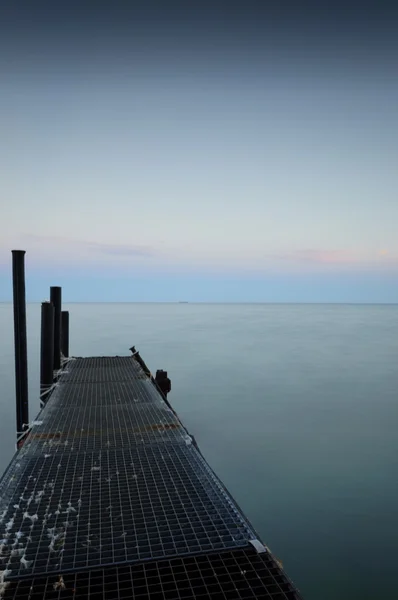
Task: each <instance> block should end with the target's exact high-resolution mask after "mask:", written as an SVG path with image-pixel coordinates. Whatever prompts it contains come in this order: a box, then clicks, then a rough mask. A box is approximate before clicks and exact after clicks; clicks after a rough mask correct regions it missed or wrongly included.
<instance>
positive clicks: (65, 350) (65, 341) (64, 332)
mask: <svg viewBox="0 0 398 600" xmlns="http://www.w3.org/2000/svg"><path fill="white" fill-rule="evenodd" d="M61 352H62V354H63V355H64V357H65V358H68V357H69V312H68V311H67V310H63V311H62V312H61Z"/></svg>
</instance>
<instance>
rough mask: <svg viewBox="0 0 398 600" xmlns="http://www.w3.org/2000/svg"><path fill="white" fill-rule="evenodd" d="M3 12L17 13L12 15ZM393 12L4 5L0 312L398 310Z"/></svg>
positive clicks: (265, 6)
mask: <svg viewBox="0 0 398 600" xmlns="http://www.w3.org/2000/svg"><path fill="white" fill-rule="evenodd" d="M6 4H9V5H7V6H6ZM397 56H398V9H397V8H394V6H392V3H390V2H389V3H387V2H384V1H383V0H381V1H379V2H373V1H372V2H366V1H363V2H361V3H356V2H349V1H348V2H345V3H343V2H338V1H337V2H334V3H328V4H326V3H324V2H322V1H321V0H318V1H317V2H300V3H298V2H292V1H291V2H290V1H286V2H283V3H281V2H273V1H272V0H270V1H269V2H262V1H259V0H258V1H257V0H246V1H245V2H233V1H231V2H225V3H221V2H217V0H215V1H214V2H211V3H210V2H209V3H206V2H202V3H197V2H192V3H190V2H186V1H185V2H173V1H172V0H171V1H170V2H164V1H163V2H154V1H151V0H147V1H145V2H142V3H140V2H133V3H126V2H123V3H121V2H117V1H115V2H102V1H98V2H96V3H88V2H85V1H84V0H81V1H80V2H77V1H73V0H72V1H70V2H63V1H62V0H60V1H59V2H42V1H40V0H37V1H36V2H24V1H23V0H21V1H20V2H18V3H2V5H1V7H0V301H9V300H11V298H12V284H11V252H10V251H11V250H12V249H24V250H26V251H27V254H26V273H27V299H28V301H41V300H44V299H46V297H47V296H48V287H49V286H50V285H62V287H63V298H64V300H65V301H103V302H106V301H122V302H129V301H160V302H162V301H178V300H188V301H191V302H195V301H198V302H393V303H394V302H398V236H397V234H396V229H397V222H398V197H397V190H398V170H397V168H396V165H397V164H398V114H397V107H398V83H397V82H398V80H397Z"/></svg>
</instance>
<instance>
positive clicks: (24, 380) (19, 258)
mask: <svg viewBox="0 0 398 600" xmlns="http://www.w3.org/2000/svg"><path fill="white" fill-rule="evenodd" d="M12 281H13V301H14V345H15V392H16V409H17V410H16V413H17V439H18V438H19V437H20V436H21V434H22V433H23V431H24V430H25V429H26V428H27V426H28V423H29V405H28V353H27V345H26V299H25V250H12Z"/></svg>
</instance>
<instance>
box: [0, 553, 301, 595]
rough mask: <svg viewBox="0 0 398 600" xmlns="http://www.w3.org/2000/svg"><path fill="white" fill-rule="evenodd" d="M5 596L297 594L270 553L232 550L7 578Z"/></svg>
mask: <svg viewBox="0 0 398 600" xmlns="http://www.w3.org/2000/svg"><path fill="white" fill-rule="evenodd" d="M5 598H6V600H22V599H25V598H29V599H30V600H55V599H64V600H72V599H73V600H74V599H78V598H79V599H83V598H90V599H91V600H105V599H107V600H122V599H127V598H130V599H136V600H163V599H169V600H172V599H181V600H195V599H205V598H212V599H213V600H238V599H240V598H242V599H254V598H257V599H259V598H263V599H268V600H299V594H298V593H297V592H296V591H295V589H294V587H293V585H292V584H291V582H290V581H289V580H288V579H287V577H286V576H285V575H284V573H283V572H282V571H281V570H280V569H279V568H278V566H277V565H276V563H275V562H274V561H273V560H272V558H271V557H270V556H269V555H268V554H266V555H263V554H262V555H258V554H256V552H255V551H254V550H249V549H246V550H236V551H234V552H224V553H219V554H212V555H209V556H195V557H187V558H176V559H171V560H162V561H156V562H152V563H146V564H145V563H144V564H142V565H135V566H123V567H116V568H112V567H110V568H107V569H98V570H91V571H83V572H81V573H77V574H63V575H62V574H58V575H55V576H52V577H48V578H47V577H46V578H35V579H28V580H25V581H21V582H18V583H11V584H10V585H9V587H8V589H7V591H6V594H5Z"/></svg>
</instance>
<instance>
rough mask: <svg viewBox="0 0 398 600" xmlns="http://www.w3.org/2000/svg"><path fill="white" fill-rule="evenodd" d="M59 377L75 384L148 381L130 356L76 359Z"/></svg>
mask: <svg viewBox="0 0 398 600" xmlns="http://www.w3.org/2000/svg"><path fill="white" fill-rule="evenodd" d="M61 377H62V381H70V382H75V383H78V382H85V383H89V382H106V381H109V382H111V381H133V380H134V379H137V380H140V379H143V380H145V379H148V377H147V375H145V373H144V371H143V370H142V368H141V367H140V366H139V364H138V363H137V362H136V361H135V360H134V358H133V357H131V356H119V357H115V358H113V357H112V358H109V357H98V358H97V357H95V358H76V359H75V360H72V361H70V362H69V363H68V365H67V367H66V368H65V369H64V371H63V373H62V375H61Z"/></svg>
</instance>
